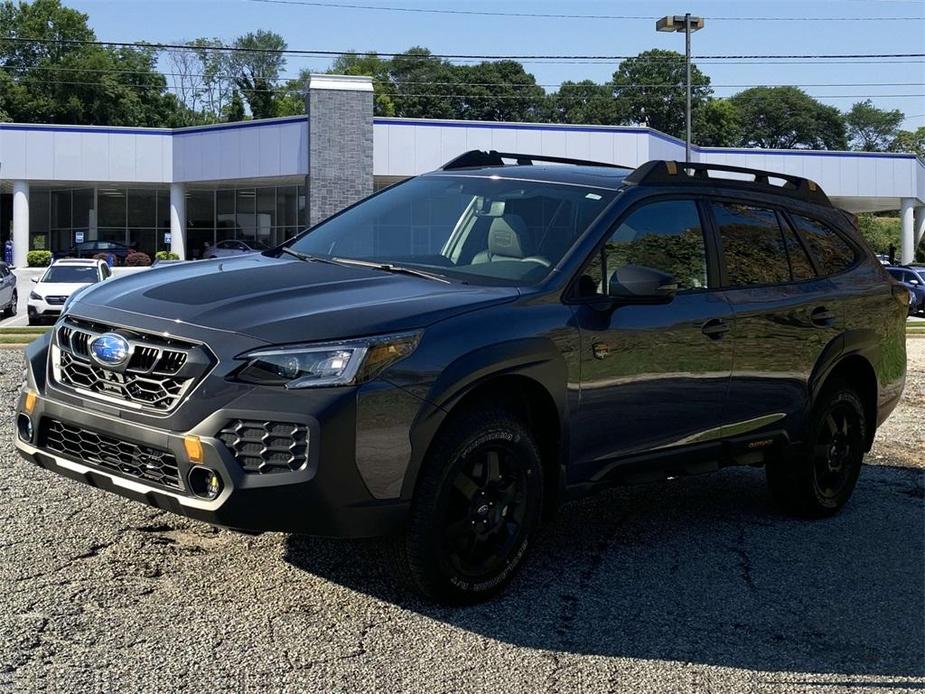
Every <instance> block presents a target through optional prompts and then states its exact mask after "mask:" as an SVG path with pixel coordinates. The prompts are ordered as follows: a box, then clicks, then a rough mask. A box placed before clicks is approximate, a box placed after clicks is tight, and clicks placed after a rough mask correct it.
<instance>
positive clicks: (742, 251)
mask: <svg viewBox="0 0 925 694" xmlns="http://www.w3.org/2000/svg"><path fill="white" fill-rule="evenodd" d="M712 207H713V216H714V218H715V219H716V226H717V229H718V230H719V237H720V241H721V242H722V248H723V259H724V260H725V263H726V277H727V281H728V283H729V284H730V285H732V286H734V287H741V286H747V285H750V284H779V283H782V282H789V281H790V264H789V262H788V259H787V249H786V245H785V243H784V236H783V234H782V233H781V228H780V225H779V224H778V222H777V213H776V212H774V210H768V209H765V208H761V207H752V206H751V205H741V204H738V203H713V206H712Z"/></svg>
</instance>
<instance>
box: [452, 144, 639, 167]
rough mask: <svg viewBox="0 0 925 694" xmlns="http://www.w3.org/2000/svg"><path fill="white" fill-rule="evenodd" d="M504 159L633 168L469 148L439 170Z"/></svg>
mask: <svg viewBox="0 0 925 694" xmlns="http://www.w3.org/2000/svg"><path fill="white" fill-rule="evenodd" d="M505 159H515V160H516V161H517V164H518V165H519V166H531V165H532V164H533V162H550V163H554V164H574V165H577V166H603V167H606V168H611V169H632V168H633V167H632V166H621V165H620V164H607V163H605V162H602V161H588V160H585V159H571V158H569V157H551V156H546V155H543V154H517V153H514V152H497V151H495V150H491V151H488V152H485V151H483V150H479V149H471V150H469V151H468V152H464V153H463V154H460V155H459V156H458V157H456V158H455V159H451V160H450V161H448V162H447V163H446V164H444V165H443V166H442V167H440V170H441V171H451V170H453V169H466V168H470V167H481V166H504V160H505Z"/></svg>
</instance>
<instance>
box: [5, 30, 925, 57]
mask: <svg viewBox="0 0 925 694" xmlns="http://www.w3.org/2000/svg"><path fill="white" fill-rule="evenodd" d="M2 40H4V41H12V42H14V43H39V44H62V45H80V46H83V45H91V46H109V47H116V48H136V49H154V50H181V51H201V50H203V48H202V47H197V46H190V45H187V44H179V43H144V42H133V41H92V40H89V39H37V38H24V37H19V36H15V37H6V38H4V39H2ZM206 50H212V51H221V52H231V53H256V54H279V55H308V56H326V57H340V56H344V55H357V53H356V52H355V51H328V50H313V49H304V48H246V47H243V46H215V47H209V48H207V49H206ZM372 53H374V54H375V55H377V56H380V57H390V58H395V57H406V58H410V59H415V58H418V59H420V60H429V59H448V60H449V59H456V60H607V61H613V60H629V59H631V58H635V59H639V56H635V55H501V54H498V55H491V54H486V55H478V54H464V53H429V54H427V55H420V56H418V55H415V54H408V53H393V52H383V51H372ZM694 58H695V59H697V60H741V59H749V60H756V59H761V60H783V59H800V60H830V59H831V60H853V59H862V58H925V53H830V54H825V53H819V54H778V55H774V54H764V55H760V54H759V55H746V54H741V55H700V56H694ZM676 59H677V58H676V57H675V56H666V57H660V56H646V57H645V58H642V60H652V61H658V60H676Z"/></svg>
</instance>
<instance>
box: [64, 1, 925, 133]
mask: <svg viewBox="0 0 925 694" xmlns="http://www.w3.org/2000/svg"><path fill="white" fill-rule="evenodd" d="M330 1H331V2H338V1H341V2H344V3H349V2H351V0H330ZM352 1H353V2H356V3H357V4H363V5H382V6H391V7H421V8H448V9H467V10H483V11H489V12H498V11H501V12H505V11H507V12H533V13H554V14H563V13H572V14H595V13H597V14H609V15H640V16H648V17H659V16H662V15H665V14H678V13H683V12H685V11H690V12H691V13H693V14H699V15H701V16H703V17H705V18H706V27H705V29H704V30H703V31H701V32H698V33H697V34H695V35H694V37H693V38H694V44H693V52H694V55H695V56H696V55H697V54H701V55H709V54H722V55H732V54H749V55H754V54H784V53H786V54H793V53H796V54H809V53H921V52H925V0H801V1H799V2H795V1H792V0H791V1H786V0H784V1H782V0H776V1H775V2H768V1H766V0H739V1H738V2H730V1H727V0H687V1H686V2H682V1H679V0H667V1H666V0H649V1H635V0H622V1H620V2H616V1H614V0H465V1H463V0H455V1H453V2H449V1H445V0H352ZM64 2H65V4H67V5H69V6H71V7H75V8H77V9H79V10H81V11H82V12H85V13H87V14H88V15H89V16H90V24H91V26H92V27H93V29H94V30H95V31H96V33H97V36H98V37H99V38H100V39H102V40H112V41H138V40H145V41H152V42H176V41H179V40H186V39H193V38H197V37H200V36H209V37H219V38H222V39H225V40H229V41H230V40H232V39H233V38H234V37H235V36H238V35H240V34H243V33H246V32H248V31H253V30H256V29H269V30H272V31H275V32H277V33H279V34H281V35H282V36H283V37H284V38H285V39H286V41H287V42H288V43H289V47H290V48H305V49H313V50H338V51H339V50H348V49H354V50H360V51H362V50H375V49H378V50H380V51H387V52H393V51H402V50H405V49H406V48H408V47H410V46H412V45H423V46H426V47H428V48H430V49H431V50H432V51H433V52H434V53H465V54H471V53H477V54H493V55H494V54H537V53H542V54H550V53H555V54H586V55H587V54H605V55H634V54H636V53H638V52H640V51H643V50H647V49H650V48H666V49H675V50H678V51H683V50H684V40H683V36H682V35H678V34H661V33H657V32H656V31H655V26H654V20H601V19H594V20H589V19H550V18H523V17H518V18H512V17H484V16H459V15H437V14H426V13H405V12H388V11H374V10H357V9H335V8H321V7H307V6H298V5H286V4H279V5H276V4H267V3H262V2H252V1H251V0H222V1H219V0H158V2H150V1H149V0H138V1H136V0H64ZM743 16H749V17H850V18H861V17H917V18H919V19H918V20H910V21H863V20H860V19H856V20H852V21H828V22H818V21H805V22H795V21H781V22H777V21H773V22H772V21H760V22H747V21H730V20H721V19H719V18H720V17H743ZM920 60H921V59H920ZM328 62H329V61H327V60H324V59H316V58H301V57H289V59H288V63H287V73H288V74H291V75H295V74H296V73H298V71H299V69H300V68H304V67H309V68H312V69H316V70H323V69H324V68H326V66H327V65H328ZM525 66H526V68H527V69H528V70H529V71H531V72H533V74H535V75H536V77H537V81H538V82H540V83H541V84H545V85H551V86H547V87H546V88H547V90H548V91H553V90H554V89H555V86H554V85H556V84H558V83H560V82H562V81H563V80H579V79H588V78H590V79H594V80H597V81H604V80H606V79H609V77H610V75H611V74H612V73H613V70H614V69H615V67H616V65H615V64H536V63H526V61H525ZM700 66H701V69H703V70H704V71H705V72H707V74H709V75H710V78H711V80H712V81H713V83H714V85H761V84H799V85H813V86H806V87H805V88H804V89H805V91H807V92H808V93H810V94H813V95H814V96H821V95H846V96H847V97H848V98H826V99H822V101H824V102H826V103H829V104H832V105H835V106H837V107H839V108H841V109H843V110H844V109H847V108H850V106H851V104H852V103H854V101H860V100H862V99H864V98H871V99H872V100H873V101H874V102H875V103H876V104H877V105H878V106H879V107H881V108H898V109H900V110H902V111H903V112H904V113H905V114H906V115H907V117H908V118H907V120H906V122H905V127H906V128H916V127H919V126H923V125H925V97H923V96H921V95H922V94H925V62H906V63H894V64H884V63H882V62H881V63H871V64H857V63H854V64H818V63H811V64H806V63H799V62H797V63H794V64H742V63H741V62H739V63H731V64H730V63H723V64H717V63H709V64H708V63H706V62H703V63H701V64H700ZM883 83H902V84H895V85H894V84H890V85H885V84H883ZM816 85H818V86H816ZM823 85H839V86H823ZM841 85H863V86H841ZM874 85H877V86H874ZM741 88H742V87H738V86H730V87H725V86H723V87H719V86H717V87H716V88H715V93H716V94H717V95H719V96H728V95H731V94H733V93H735V92H736V91H739V90H740V89H741ZM900 94H903V95H918V96H914V97H904V98H900V97H897V96H887V95H900ZM855 95H856V96H855Z"/></svg>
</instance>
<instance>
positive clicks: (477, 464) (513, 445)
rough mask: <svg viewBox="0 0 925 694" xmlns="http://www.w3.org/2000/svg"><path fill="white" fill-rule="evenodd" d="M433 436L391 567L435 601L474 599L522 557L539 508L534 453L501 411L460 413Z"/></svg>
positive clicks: (507, 575) (497, 586) (528, 438)
mask: <svg viewBox="0 0 925 694" xmlns="http://www.w3.org/2000/svg"><path fill="white" fill-rule="evenodd" d="M438 436H439V438H438V439H437V440H436V441H435V444H434V446H433V448H432V451H431V452H430V453H429V454H428V457H427V459H426V460H425V462H424V465H423V467H422V469H421V476H420V478H419V481H418V486H417V489H416V491H415V498H414V500H413V502H412V509H411V518H410V521H409V525H408V528H407V530H406V532H405V533H404V535H403V536H402V537H400V538H399V540H398V545H399V546H398V552H397V553H396V557H395V558H396V559H397V562H398V567H397V568H398V569H399V571H400V573H401V574H402V575H404V576H405V577H406V578H408V579H410V581H411V583H412V584H413V585H414V586H416V587H417V588H418V589H419V590H420V591H421V592H423V593H424V594H425V595H427V596H428V597H430V598H432V599H434V600H438V601H441V602H451V603H473V602H478V601H480V600H484V599H487V598H488V597H491V596H492V595H495V594H496V593H498V592H500V591H501V590H502V589H503V588H504V587H505V585H506V584H507V583H508V582H509V581H510V579H511V578H512V577H513V575H514V573H515V571H516V570H517V568H518V567H519V566H520V564H521V563H522V562H523V558H524V556H525V553H526V551H527V548H528V546H529V543H530V541H531V539H532V535H533V532H534V530H535V529H536V526H537V524H538V523H539V518H540V510H541V507H542V496H543V469H542V464H541V459H540V452H539V449H538V447H537V445H536V443H535V441H534V439H533V437H532V435H531V434H530V432H529V431H528V430H527V429H526V427H524V426H523V424H522V423H521V422H520V421H519V420H518V419H517V418H515V417H514V416H513V415H511V414H510V413H508V412H506V411H503V410H488V411H482V412H473V413H471V414H469V415H467V416H462V417H460V418H459V419H457V420H456V421H455V422H452V423H450V425H449V426H448V428H447V429H445V430H444V431H442V432H441V433H440V434H439V435H438Z"/></svg>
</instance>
